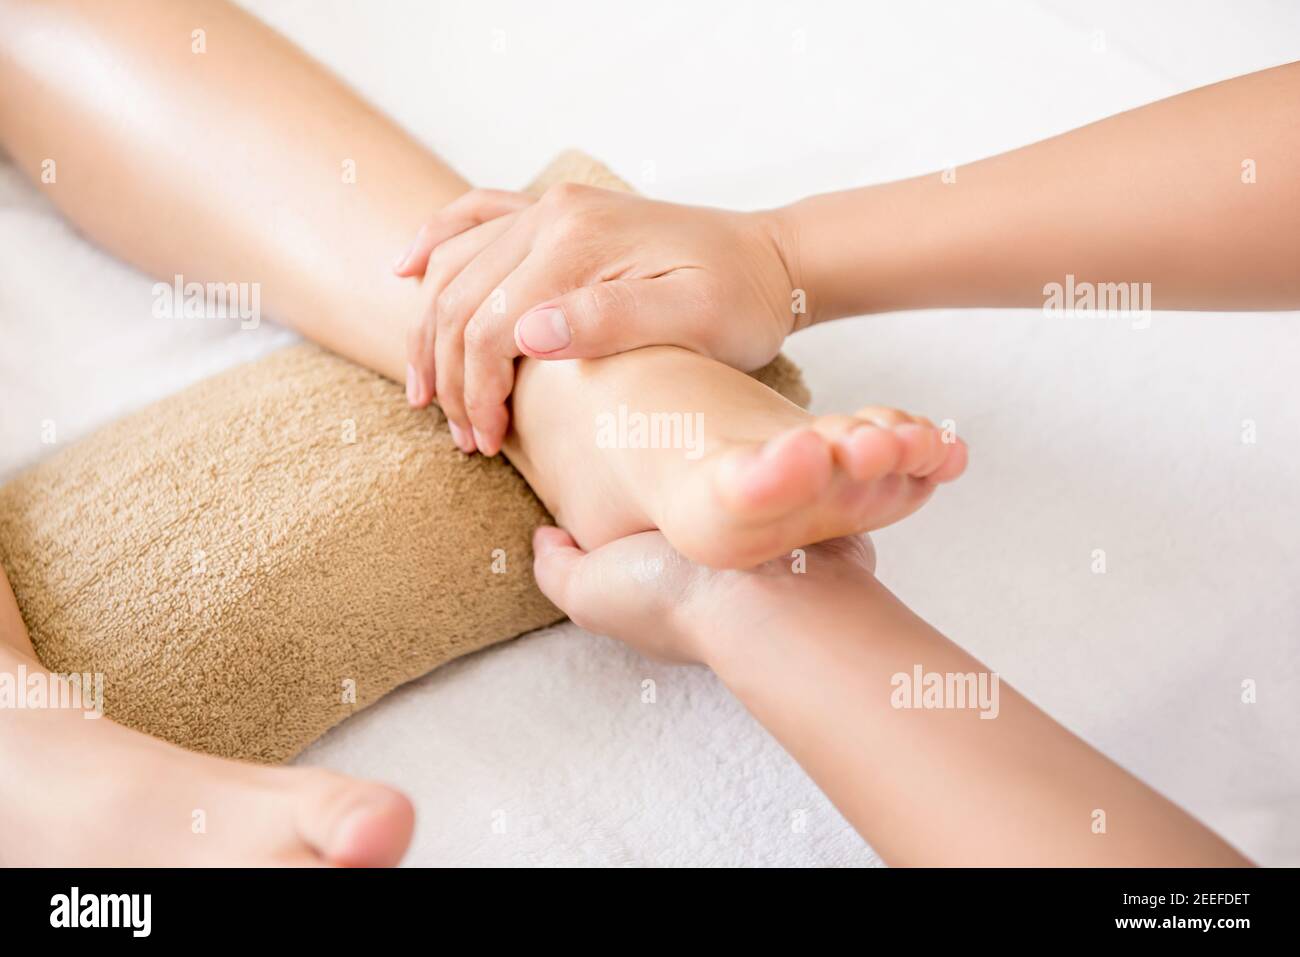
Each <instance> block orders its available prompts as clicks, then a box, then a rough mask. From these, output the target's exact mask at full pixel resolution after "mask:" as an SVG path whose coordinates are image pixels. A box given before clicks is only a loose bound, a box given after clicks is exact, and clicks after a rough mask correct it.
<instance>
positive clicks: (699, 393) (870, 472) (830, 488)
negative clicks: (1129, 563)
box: [506, 347, 966, 568]
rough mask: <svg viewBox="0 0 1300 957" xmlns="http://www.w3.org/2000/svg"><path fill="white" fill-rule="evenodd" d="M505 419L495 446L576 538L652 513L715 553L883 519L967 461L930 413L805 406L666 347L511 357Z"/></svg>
mask: <svg viewBox="0 0 1300 957" xmlns="http://www.w3.org/2000/svg"><path fill="white" fill-rule="evenodd" d="M514 424H515V426H516V431H513V432H512V433H511V435H510V436H509V437H508V441H507V444H506V453H507V455H509V457H510V459H511V461H512V462H514V463H515V465H516V466H518V467H519V469H520V471H522V472H523V473H524V476H525V477H526V478H527V479H528V481H529V483H530V484H531V485H532V486H533V489H534V490H535V491H536V492H537V493H538V495H539V496H540V497H541V499H542V501H543V502H545V503H546V505H547V507H548V508H549V509H550V510H551V512H552V514H553V515H555V517H556V520H557V521H558V522H559V523H560V524H561V525H562V526H563V527H564V528H566V529H567V530H568V531H569V532H570V533H571V534H572V535H573V536H574V538H575V539H576V540H577V542H578V543H579V544H580V545H581V546H582V547H583V548H585V549H591V548H596V547H598V546H600V545H603V544H605V543H606V542H609V541H612V540H613V539H615V538H621V537H623V536H624V535H630V534H633V533H635V532H641V531H646V530H649V529H652V528H658V529H660V530H661V531H662V532H663V533H664V535H665V537H667V538H668V540H669V541H670V542H671V543H672V544H673V546H674V547H675V548H676V549H677V550H678V551H679V552H681V553H682V554H684V555H686V556H687V557H688V558H691V559H694V560H695V561H698V562H701V563H703V564H706V565H711V566H713V567H717V568H746V567H749V566H752V565H756V564H758V563H760V562H763V561H766V560H768V559H771V558H775V557H777V556H779V555H784V554H788V553H789V551H790V550H791V549H793V548H797V547H800V546H803V545H809V544H812V543H814V542H819V541H823V540H825V539H828V538H835V537H837V536H840V535H848V534H853V533H857V532H864V531H870V530H871V529H874V528H880V527H881V526H884V525H888V524H890V523H892V522H896V521H898V520H899V519H901V518H904V517H905V516H907V515H910V514H911V513H912V512H914V511H916V509H918V508H920V507H921V505H923V504H924V503H925V501H926V499H928V498H929V497H930V494H931V493H932V492H933V491H934V489H935V487H936V485H938V484H939V483H942V482H948V481H951V480H952V479H955V478H956V477H957V476H959V475H960V474H961V472H962V470H963V469H964V468H965V467H966V446H965V444H964V443H962V442H961V441H960V440H959V439H956V438H955V436H954V437H951V438H952V440H951V441H945V440H944V436H943V434H942V433H941V432H940V431H939V430H938V429H937V428H935V426H934V425H933V424H931V423H930V422H929V421H928V420H925V419H918V418H913V417H911V416H908V415H907V414H905V413H902V412H898V411H897V410H894V409H884V408H877V407H871V408H867V409H862V410H860V411H859V412H858V413H857V414H856V415H853V416H844V415H838V416H822V417H815V416H812V415H810V414H808V413H807V412H805V411H804V410H802V409H800V408H799V407H798V406H795V405H794V404H793V403H790V402H788V401H786V400H785V399H784V398H782V397H781V396H780V395H778V394H777V393H775V392H773V391H772V390H771V389H768V388H767V387H766V386H764V385H762V384H760V383H759V382H757V381H755V380H754V379H752V378H750V377H749V376H747V375H744V374H743V373H740V372H736V371H735V370H733V369H730V368H728V367H726V366H724V365H722V364H720V363H718V362H714V361H713V360H711V359H706V358H704V357H702V356H698V355H695V354H694V353H690V352H686V351H684V350H681V349H674V348H658V347H657V348H653V349H638V350H635V351H633V352H628V353H623V354H621V355H617V356H611V357H609V358H605V359H595V360H571V361H552V362H544V363H543V362H537V361H530V360H525V361H524V362H523V363H522V364H521V368H520V372H519V379H518V384H517V386H516V392H515V397H514ZM542 436H545V437H547V438H546V440H543V439H542V438H541V437H542Z"/></svg>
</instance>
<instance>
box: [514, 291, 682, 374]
mask: <svg viewBox="0 0 1300 957" xmlns="http://www.w3.org/2000/svg"><path fill="white" fill-rule="evenodd" d="M689 282H698V279H693V278H687V277H685V276H684V274H681V273H669V274H668V275H666V276H658V277H656V278H654V279H611V280H609V281H607V282H598V283H595V284H593V285H590V286H582V287H580V288H578V289H575V290H573V291H572V292H569V293H566V294H565V295H563V296H561V297H560V298H558V299H552V300H550V301H549V302H547V303H544V304H543V305H540V306H535V307H534V308H532V309H530V310H529V311H528V312H526V313H524V314H523V315H522V316H520V317H519V321H518V322H516V323H515V345H516V346H518V347H519V351H520V352H521V353H522V354H523V355H526V356H532V357H533V358H535V359H595V358H599V357H600V356H608V355H613V354H614V353H616V352H626V351H628V350H629V349H639V348H641V347H642V346H682V347H684V348H687V349H693V350H695V351H701V350H700V349H699V344H700V341H701V338H702V337H701V336H700V334H699V329H700V321H699V318H700V317H699V316H698V315H697V314H696V312H695V311H693V310H691V309H689V308H685V307H684V304H689V303H692V302H700V301H702V297H701V296H699V295H698V293H696V294H694V295H692V294H690V290H686V289H684V288H683V283H689ZM684 293H686V294H684Z"/></svg>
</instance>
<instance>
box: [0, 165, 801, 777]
mask: <svg viewBox="0 0 1300 957" xmlns="http://www.w3.org/2000/svg"><path fill="white" fill-rule="evenodd" d="M561 180H570V181H574V182H583V183H589V184H593V185H598V186H604V187H607V188H611V189H627V188H628V187H627V186H626V185H624V184H623V183H621V181H619V180H618V179H617V177H615V176H614V175H613V174H612V173H610V172H609V170H607V169H606V168H605V167H603V166H602V165H600V164H599V163H597V162H595V161H594V160H592V159H590V158H589V157H586V156H584V155H583V154H580V153H566V154H564V155H563V156H561V157H560V158H559V159H557V160H556V161H555V162H554V163H553V164H552V165H551V166H550V167H549V168H548V169H547V171H546V172H545V173H544V174H543V175H542V176H541V177H540V178H539V179H538V181H537V182H536V183H535V184H534V185H533V187H532V189H534V190H538V191H540V190H542V189H544V188H545V187H546V186H548V185H550V184H551V183H554V182H557V181H561ZM756 375H757V376H758V377H759V378H760V379H761V380H762V381H764V382H766V383H767V384H768V385H770V386H772V387H773V388H775V389H777V390H778V391H780V392H781V393H783V394H784V395H786V396H787V397H789V398H791V399H793V400H794V401H796V402H800V403H801V404H805V403H806V401H807V394H806V392H805V390H804V389H803V385H802V382H801V380H800V376H799V373H798V370H797V369H796V368H795V367H794V366H793V365H792V364H791V363H789V362H788V361H787V360H785V359H784V358H778V359H777V360H776V361H775V362H774V363H772V364H771V365H769V366H768V367H767V368H765V369H763V370H761V371H760V372H759V373H756ZM547 520H548V516H547V514H546V510H545V509H544V508H543V507H542V505H541V503H540V502H538V500H537V498H536V497H535V496H534V495H533V493H532V492H531V491H530V489H529V488H528V486H527V484H526V483H525V482H524V480H523V479H522V478H521V477H520V475H519V473H518V472H516V471H515V470H514V468H512V467H511V466H510V465H509V464H508V463H506V462H505V461H503V460H502V459H501V458H500V457H498V458H495V459H485V458H483V457H482V456H475V457H473V458H468V457H466V456H464V455H462V454H461V453H460V452H459V451H457V450H456V448H455V446H454V445H453V444H452V441H451V438H450V436H449V435H448V432H447V429H446V426H445V424H444V419H443V416H442V414H441V413H440V412H439V411H438V410H437V409H428V410H423V411H415V410H412V409H410V408H409V407H408V406H407V405H406V402H405V399H404V396H403V392H402V388H401V387H400V386H398V385H396V384H394V383H392V382H389V381H388V380H386V379H383V378H381V377H380V376H378V375H375V374H374V373H372V372H369V371H367V370H365V369H363V368H361V367H360V366H357V365H355V364H353V363H351V362H349V361H347V360H345V359H341V358H339V357H337V356H334V355H332V354H329V353H326V352H324V351H322V350H320V349H318V348H316V347H315V346H311V345H301V346H294V347H291V348H288V349H284V350H282V351H280V352H277V353H275V354H273V355H271V356H269V357H267V358H265V359H262V360H260V361H257V362H253V363H249V364H247V365H244V366H241V367H239V368H236V369H233V370H230V371H228V372H225V373H223V374H221V375H218V376H215V377H214V378H212V379H209V380H207V381H205V382H201V383H199V384H198V385H196V386H193V387H191V388H189V389H186V390H185V391H183V392H181V393H179V394H177V395H174V396H171V397H169V398H167V399H164V400H162V401H160V402H157V403H155V404H154V405H152V406H150V407H148V408H146V409H144V410H142V411H140V412H138V413H136V414H134V415H131V416H129V417H127V418H125V419H123V420H121V421H119V422H117V423H115V424H113V425H110V426H108V427H107V428H105V429H103V430H101V431H100V432H98V433H96V434H95V435H93V436H92V437H90V438H89V439H86V440H85V441H83V442H80V443H78V444H77V445H75V446H73V447H71V448H69V449H67V450H65V451H63V452H61V453H59V454H57V455H55V456H54V457H52V458H51V459H49V460H47V461H45V462H43V463H41V464H39V465H37V466H36V467H34V468H32V469H31V470H29V471H27V472H26V473H24V474H22V475H20V476H19V477H18V478H16V479H15V480H13V481H12V482H10V483H9V484H8V485H6V486H5V487H4V488H2V489H0V563H3V565H4V568H5V571H6V572H7V573H8V575H9V580H10V582H11V584H12V585H13V588H14V593H15V595H16V597H17V599H18V606H19V608H20V609H21V611H22V614H23V618H24V620H25V621H26V623H27V627H28V629H29V630H30V633H31V637H32V641H33V643H34V644H35V647H36V651H37V653H38V654H39V656H40V658H41V661H42V662H43V663H44V664H45V666H46V667H47V668H49V669H50V670H52V671H55V672H65V673H67V672H76V673H96V674H102V675H103V680H104V705H105V713H106V714H107V715H108V716H109V717H111V718H113V719H114V720H116V721H119V722H121V723H123V724H125V725H128V726H130V727H133V728H136V729H138V730H140V731H144V732H147V733H148V734H152V735H156V736H158V737H161V738H165V739H167V740H169V741H173V742H175V743H177V744H180V745H183V746H184V747H187V748H192V749H195V750H199V751H206V752H210V753H212V754H218V755H224V756H227V757H238V758H247V759H252V760H258V761H283V760H286V759H288V758H290V757H292V756H293V755H295V754H296V753H298V752H299V751H300V750H302V748H304V747H305V746H306V745H307V744H309V743H310V742H311V741H313V740H314V739H316V738H317V737H319V736H320V735H321V734H322V733H324V732H325V731H326V730H327V729H328V728H330V727H331V726H333V725H334V724H337V723H338V722H339V721H342V720H343V719H344V718H346V717H348V716H349V715H351V714H353V713H354V712H356V711H358V710H360V709H361V708H364V707H366V706H367V705H369V704H371V703H373V702H375V701H377V700H378V699H379V698H381V697H383V696H384V695H385V694H387V693H388V692H389V691H391V690H392V689H393V688H395V687H397V686H398V685H400V684H402V683H403V682H406V681H409V680H411V679H413V678H416V677H418V676H420V675H422V674H425V673H426V672H428V671H429V670H431V669H432V668H435V667H437V666H438V665H440V664H442V663H444V662H446V661H449V660H451V659H452V658H456V657H458V656H460V655H463V654H466V653H468V652H471V651H475V650H476V649H479V648H483V647H485V646H487V645H491V644H494V643H496V642H499V641H503V640H505V639H507V638H512V637H514V636H516V635H519V634H522V633H523V632H526V631H530V630H533V629H535V628H540V627H542V626H545V625H548V624H552V623H554V622H556V621H558V620H560V619H561V618H562V617H563V616H562V615H561V614H560V612H559V611H557V610H556V609H555V607H554V606H552V605H551V604H550V603H549V602H548V601H547V600H546V599H545V598H543V597H542V595H541V594H540V592H538V591H537V588H536V586H535V585H534V583H533V578H532V553H531V548H530V541H531V536H532V532H533V529H535V528H536V527H537V526H538V525H539V524H541V523H542V522H545V521H547Z"/></svg>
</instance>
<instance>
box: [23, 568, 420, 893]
mask: <svg viewBox="0 0 1300 957" xmlns="http://www.w3.org/2000/svg"><path fill="white" fill-rule="evenodd" d="M2 581H3V580H2V579H0V584H2ZM18 665H22V666H24V667H25V668H26V669H27V674H28V675H31V674H33V673H37V672H41V669H40V668H39V666H38V665H36V663H35V661H34V660H28V659H27V658H26V657H25V656H22V657H20V656H18V655H15V654H13V653H12V652H10V651H9V650H8V649H7V648H5V647H4V645H2V644H0V670H5V671H10V670H12V671H14V672H15V673H16V671H17V666H18ZM0 759H2V760H3V766H4V769H5V773H4V778H3V780H2V781H0V821H3V822H4V834H3V836H2V837H0V865H3V866H62V865H69V866H89V867H96V866H112V867H120V866H131V865H136V866H156V865H179V866H193V865H207V866H228V865H253V866H257V865H288V866H304V867H313V866H328V865H341V866H358V867H366V866H375V867H378V866H389V865H393V864H396V863H397V862H398V861H399V860H401V857H402V854H403V853H404V852H405V851H406V847H407V844H408V843H409V842H410V839H411V830H412V827H413V825H414V812H413V810H412V808H411V804H410V802H409V801H408V800H407V799H406V798H405V797H403V796H402V795H401V794H399V793H397V792H396V791H393V790H391V789H389V788H387V787H384V786H382V785H378V784H373V783H369V782H362V781H354V780H350V779H348V778H345V777H342V776H341V775H337V774H333V773H330V772H327V771H319V770H315V769H307V768H303V769H297V768H271V767H261V766H258V765H254V764H245V763H242V762H237V761H227V760H223V759H221V758H214V757H210V756H208V755H202V754H196V753H194V752H191V751H185V750H182V749H181V748H178V747H175V746H174V745H171V744H167V743H165V742H162V741H159V740H157V739H154V738H150V737H148V736H146V735H143V734H140V733H138V732H135V731H131V730H129V729H127V728H125V727H123V726H121V725H118V724H114V723H113V722H111V721H110V720H108V719H107V718H92V719H87V718H86V717H84V714H83V712H80V711H67V710H65V711H58V710H3V711H0Z"/></svg>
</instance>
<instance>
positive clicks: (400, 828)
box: [297, 772, 415, 867]
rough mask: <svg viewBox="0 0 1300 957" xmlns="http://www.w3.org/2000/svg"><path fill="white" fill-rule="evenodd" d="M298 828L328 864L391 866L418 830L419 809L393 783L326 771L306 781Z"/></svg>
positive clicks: (399, 858) (399, 857)
mask: <svg viewBox="0 0 1300 957" xmlns="http://www.w3.org/2000/svg"><path fill="white" fill-rule="evenodd" d="M297 824H298V832H299V834H300V835H301V837H302V839H303V840H304V841H306V842H307V844H309V845H310V846H311V848H312V849H313V850H314V851H315V852H316V853H317V854H319V855H320V856H321V857H322V858H324V860H325V861H326V863H329V864H335V865H338V866H340V867H392V866H394V865H396V864H397V863H398V862H400V861H401V859H402V855H404V854H405V853H406V848H407V847H408V846H409V845H410V843H411V833H412V831H413V830H414V829H415V808H414V807H412V805H411V802H410V800H409V799H408V798H407V797H406V796H405V795H403V794H401V793H399V792H397V791H394V790H393V789H392V788H388V787H384V786H383V785H380V784H372V783H370V782H364V781H353V780H351V779H348V778H344V777H340V776H338V775H334V774H329V773H327V772H322V773H321V774H319V775H313V778H312V780H310V781H309V782H307V783H306V784H305V785H304V788H303V792H302V796H301V798H300V800H299V804H298V808H297Z"/></svg>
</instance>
